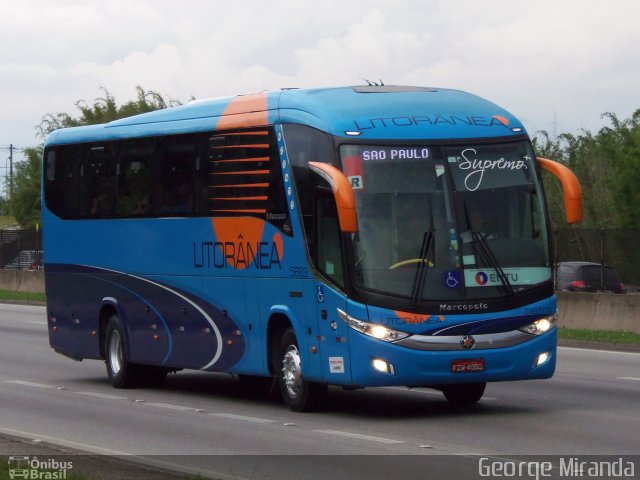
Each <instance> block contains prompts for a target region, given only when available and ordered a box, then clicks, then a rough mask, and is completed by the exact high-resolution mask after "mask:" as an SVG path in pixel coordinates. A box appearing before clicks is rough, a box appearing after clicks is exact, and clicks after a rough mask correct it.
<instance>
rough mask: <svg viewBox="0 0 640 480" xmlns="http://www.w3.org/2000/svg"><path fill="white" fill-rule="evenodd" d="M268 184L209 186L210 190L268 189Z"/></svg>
mask: <svg viewBox="0 0 640 480" xmlns="http://www.w3.org/2000/svg"><path fill="white" fill-rule="evenodd" d="M267 187H269V184H268V183H237V184H234V185H209V188H267Z"/></svg>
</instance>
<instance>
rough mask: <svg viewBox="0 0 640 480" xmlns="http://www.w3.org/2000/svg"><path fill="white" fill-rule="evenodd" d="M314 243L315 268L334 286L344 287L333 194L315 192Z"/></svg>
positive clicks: (338, 227) (336, 211) (338, 229)
mask: <svg viewBox="0 0 640 480" xmlns="http://www.w3.org/2000/svg"><path fill="white" fill-rule="evenodd" d="M315 210H316V242H315V250H316V254H317V268H318V269H319V270H320V271H321V272H323V273H324V274H325V275H326V276H327V277H329V278H330V279H331V280H333V281H334V282H335V283H336V284H338V285H340V286H344V284H345V282H344V268H343V265H342V253H341V252H342V249H341V248H340V235H341V233H340V223H339V221H338V210H337V208H336V203H335V200H334V197H333V194H332V193H331V192H330V191H328V190H320V189H318V190H316V208H315Z"/></svg>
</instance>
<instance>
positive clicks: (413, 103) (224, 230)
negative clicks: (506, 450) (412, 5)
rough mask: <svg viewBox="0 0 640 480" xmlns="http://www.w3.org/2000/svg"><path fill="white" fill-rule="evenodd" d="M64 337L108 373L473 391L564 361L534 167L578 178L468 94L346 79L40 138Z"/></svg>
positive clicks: (570, 205)
mask: <svg viewBox="0 0 640 480" xmlns="http://www.w3.org/2000/svg"><path fill="white" fill-rule="evenodd" d="M43 161H44V166H43V191H44V194H43V208H42V216H43V220H42V223H43V234H44V253H45V260H46V262H45V278H46V293H47V304H48V307H47V308H48V312H47V314H48V329H49V339H50V344H51V346H52V348H53V349H54V350H55V351H56V352H58V353H61V354H63V355H66V356H68V357H71V358H74V359H76V360H79V359H102V360H105V363H106V367H107V373H108V376H109V378H110V380H111V382H112V384H113V386H114V387H118V388H126V387H133V386H140V385H161V384H162V382H163V381H164V379H165V377H166V375H167V373H168V372H171V371H177V370H180V369H198V370H204V371H212V372H213V371H215V372H227V373H230V374H236V375H239V376H241V377H242V378H246V379H260V378H262V379H264V380H265V381H270V380H272V381H273V382H274V384H275V383H276V382H277V384H278V385H279V389H280V392H281V394H282V397H283V399H284V402H285V403H286V404H287V405H288V406H289V407H290V408H291V409H293V410H308V409H311V408H313V407H314V406H317V404H318V402H319V400H320V399H322V396H323V393H324V392H325V391H326V387H327V385H337V386H343V387H347V388H359V387H374V386H390V385H401V386H410V387H430V388H435V389H438V390H440V391H442V392H443V393H444V395H445V397H446V398H447V399H448V400H449V401H450V402H452V403H457V404H470V403H475V402H477V401H478V400H479V399H480V398H481V397H482V395H483V393H484V390H485V386H486V383H487V382H497V381H506V380H524V379H537V378H548V377H550V376H552V375H553V372H554V369H555V361H556V329H555V322H556V320H555V318H556V317H555V314H556V300H555V297H554V293H553V284H552V274H551V267H552V265H551V258H550V235H549V230H550V227H549V219H548V215H547V210H546V205H545V198H544V192H543V187H542V183H541V174H540V172H541V169H544V170H547V171H549V172H551V173H553V174H554V175H555V176H556V177H557V178H558V179H559V180H560V181H561V182H562V187H563V193H564V202H565V209H566V215H567V221H568V222H569V223H574V222H578V221H579V220H580V219H581V215H582V204H581V202H582V200H581V193H580V185H579V183H578V181H577V180H576V178H575V176H574V175H573V174H572V173H571V172H570V171H569V170H568V169H566V168H565V167H563V166H562V165H560V164H558V163H556V162H553V161H551V160H546V159H541V158H536V156H535V153H534V151H533V149H532V146H531V143H530V141H529V138H528V137H527V134H526V132H525V130H524V128H523V126H522V124H521V123H520V122H519V121H518V120H517V119H516V118H514V117H513V116H512V115H511V114H509V113H508V112H506V111H505V110H503V109H502V108H500V107H498V106H496V105H495V104H493V103H490V102H488V101H486V100H483V99H481V98H479V97H477V96H474V95H471V94H468V93H465V92H461V91H456V90H447V89H440V88H424V87H405V86H375V85H373V86H356V87H346V88H326V89H309V90H297V89H290V90H282V91H275V92H266V93H258V94H251V95H241V96H236V97H232V98H224V99H215V100H207V101H197V102H193V103H190V104H188V105H185V106H181V107H176V108H170V109H166V110H161V111H156V112H152V113H147V114H143V115H139V116H134V117H130V118H125V119H121V120H117V121H113V122H111V123H108V124H105V125H95V126H86V127H78V128H69V129H62V130H58V131H55V132H53V133H52V134H51V135H50V136H49V137H48V139H47V141H46V145H45V151H44V159H43Z"/></svg>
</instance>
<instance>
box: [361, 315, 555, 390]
mask: <svg viewBox="0 0 640 480" xmlns="http://www.w3.org/2000/svg"><path fill="white" fill-rule="evenodd" d="M460 341H463V340H462V337H461V338H460ZM349 343H350V355H351V375H352V377H351V379H352V383H353V384H355V385H358V386H361V387H374V386H391V385H401V386H411V387H420V386H436V385H445V384H454V383H478V382H501V381H511V380H530V379H542V378H550V377H551V376H552V375H553V373H554V371H555V365H556V345H557V329H556V328H553V329H552V330H550V331H549V332H547V333H544V334H542V335H539V336H531V338H530V339H528V340H527V341H524V342H522V343H519V344H517V345H512V346H506V347H499V348H482V349H477V350H476V349H474V348H473V347H471V348H469V349H465V350H442V349H440V350H420V349H417V348H409V347H407V346H402V345H398V344H394V343H386V342H383V341H380V340H376V339H374V338H371V337H368V336H366V335H363V334H360V333H358V332H355V331H351V332H349Z"/></svg>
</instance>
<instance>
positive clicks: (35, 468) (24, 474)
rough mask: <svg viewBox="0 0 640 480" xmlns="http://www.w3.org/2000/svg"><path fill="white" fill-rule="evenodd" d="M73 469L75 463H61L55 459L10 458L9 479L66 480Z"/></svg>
mask: <svg viewBox="0 0 640 480" xmlns="http://www.w3.org/2000/svg"><path fill="white" fill-rule="evenodd" d="M72 468H73V462H61V461H59V460H55V459H53V458H47V459H46V460H39V459H38V457H33V458H32V457H18V456H15V457H9V478H10V479H12V480H13V479H14V478H24V479H30V480H64V479H66V478H67V473H68V471H69V470H71V469H72Z"/></svg>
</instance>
